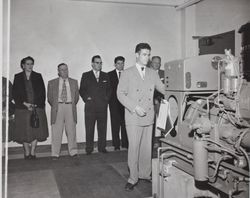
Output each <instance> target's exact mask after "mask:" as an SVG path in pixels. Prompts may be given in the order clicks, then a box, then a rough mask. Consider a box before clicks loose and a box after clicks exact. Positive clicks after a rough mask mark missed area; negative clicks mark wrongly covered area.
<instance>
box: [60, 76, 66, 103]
mask: <svg viewBox="0 0 250 198" xmlns="http://www.w3.org/2000/svg"><path fill="white" fill-rule="evenodd" d="M61 100H62V102H66V101H67V88H66V80H63V87H62V93H61Z"/></svg>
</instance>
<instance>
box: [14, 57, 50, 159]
mask: <svg viewBox="0 0 250 198" xmlns="http://www.w3.org/2000/svg"><path fill="white" fill-rule="evenodd" d="M33 66H34V59H33V58H32V57H30V56H28V57H26V58H23V59H22V60H21V68H22V69H23V71H22V72H20V73H18V74H16V75H15V78H14V83H13V92H12V95H13V99H14V101H15V129H14V134H13V141H15V142H17V143H20V144H23V147H24V159H36V155H35V149H36V145H37V141H39V142H41V141H45V140H46V139H47V137H48V124H47V118H46V114H45V97H46V96H45V86H44V82H43V78H42V75H41V74H40V73H36V72H34V71H33ZM34 108H36V112H37V114H38V117H39V127H38V128H32V127H31V122H30V117H31V114H32V111H33V110H34Z"/></svg>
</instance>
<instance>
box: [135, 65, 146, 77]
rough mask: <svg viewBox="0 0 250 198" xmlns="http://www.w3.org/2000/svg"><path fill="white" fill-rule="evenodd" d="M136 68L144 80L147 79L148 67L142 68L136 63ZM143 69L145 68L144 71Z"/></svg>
mask: <svg viewBox="0 0 250 198" xmlns="http://www.w3.org/2000/svg"><path fill="white" fill-rule="evenodd" d="M135 66H136V68H137V70H138V71H139V74H140V76H141V78H142V79H143V80H144V78H145V70H146V66H141V65H139V64H138V63H135ZM142 67H143V68H144V69H143V71H142V69H141V68H142Z"/></svg>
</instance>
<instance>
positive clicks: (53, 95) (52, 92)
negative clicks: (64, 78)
mask: <svg viewBox="0 0 250 198" xmlns="http://www.w3.org/2000/svg"><path fill="white" fill-rule="evenodd" d="M68 79H69V86H70V92H71V100H72V110H73V116H74V121H75V122H76V123H77V110H76V104H77V102H78V100H79V91H78V83H77V80H74V79H72V78H68ZM47 95H48V102H49V104H50V106H51V124H55V122H56V116H57V111H58V98H59V78H56V79H53V80H50V81H49V83H48V94H47Z"/></svg>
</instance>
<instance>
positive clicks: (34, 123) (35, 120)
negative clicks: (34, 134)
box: [30, 107, 39, 128]
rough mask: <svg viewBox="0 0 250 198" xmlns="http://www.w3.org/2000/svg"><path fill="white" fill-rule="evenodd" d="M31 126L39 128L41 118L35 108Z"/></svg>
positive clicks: (31, 117)
mask: <svg viewBox="0 0 250 198" xmlns="http://www.w3.org/2000/svg"><path fill="white" fill-rule="evenodd" d="M30 126H31V127H32V128H39V117H38V114H37V112H36V108H35V107H34V108H33V110H32V113H31V116H30Z"/></svg>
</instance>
